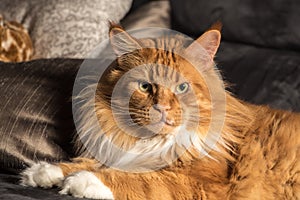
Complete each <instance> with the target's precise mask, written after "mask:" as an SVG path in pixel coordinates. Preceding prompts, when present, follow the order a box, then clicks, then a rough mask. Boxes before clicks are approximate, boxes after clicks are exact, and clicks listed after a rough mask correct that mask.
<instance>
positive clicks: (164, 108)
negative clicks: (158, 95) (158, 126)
mask: <svg viewBox="0 0 300 200" xmlns="http://www.w3.org/2000/svg"><path fill="white" fill-rule="evenodd" d="M153 108H154V109H155V110H158V111H160V112H163V111H168V110H170V109H171V106H170V105H162V104H154V105H153Z"/></svg>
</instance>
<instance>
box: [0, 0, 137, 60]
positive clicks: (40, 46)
mask: <svg viewBox="0 0 300 200" xmlns="http://www.w3.org/2000/svg"><path fill="white" fill-rule="evenodd" d="M131 3H132V0H122V1H119V0H85V1H83V0H51V1H49V0H1V4H0V13H1V14H2V15H3V16H4V17H5V18H6V19H7V20H9V21H18V22H21V23H22V24H23V25H24V26H25V28H27V29H28V30H29V34H30V36H31V38H32V42H33V46H34V49H35V54H34V58H55V57H69V58H84V57H85V56H86V55H87V54H88V53H89V52H90V51H91V50H92V49H93V48H95V47H96V46H97V44H99V43H100V42H101V41H103V40H104V39H106V38H107V37H108V34H107V32H108V21H114V22H116V23H118V22H119V21H120V20H121V19H122V18H123V17H124V16H125V14H126V13H127V12H128V11H129V9H130V6H131Z"/></svg>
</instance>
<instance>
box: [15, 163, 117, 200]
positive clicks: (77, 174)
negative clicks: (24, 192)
mask: <svg viewBox="0 0 300 200" xmlns="http://www.w3.org/2000/svg"><path fill="white" fill-rule="evenodd" d="M98 167H99V165H98V164H97V162H96V161H95V160H92V159H86V158H78V159H75V160H74V161H73V162H70V163H57V164H50V163H46V162H40V163H36V164H33V165H32V166H31V167H29V168H27V169H26V170H24V171H23V172H22V173H21V184H22V185H24V186H32V187H42V188H51V187H53V186H59V187H61V188H62V190H61V191H60V194H71V195H73V196H75V197H86V198H92V199H114V197H113V194H112V192H111V190H110V189H109V188H108V187H107V186H105V185H104V184H103V183H102V181H101V180H100V179H98V178H97V177H96V176H95V175H94V174H93V173H92V172H91V171H92V170H94V169H95V168H98Z"/></svg>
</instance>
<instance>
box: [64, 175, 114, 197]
mask: <svg viewBox="0 0 300 200" xmlns="http://www.w3.org/2000/svg"><path fill="white" fill-rule="evenodd" d="M59 193H60V194H72V195H73V196H74V197H80V198H83V197H85V198H91V199H114V196H113V194H112V192H111V191H110V189H109V188H108V187H106V186H105V185H104V184H103V183H102V182H101V180H100V179H98V178H97V177H96V176H95V175H94V174H93V173H91V172H88V171H80V172H77V173H74V174H72V175H70V176H68V177H67V178H66V179H65V180H64V183H63V186H62V190H61V191H60V192H59Z"/></svg>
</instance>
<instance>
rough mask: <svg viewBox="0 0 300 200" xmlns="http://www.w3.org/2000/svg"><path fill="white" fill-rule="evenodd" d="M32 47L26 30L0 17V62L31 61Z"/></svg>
mask: <svg viewBox="0 0 300 200" xmlns="http://www.w3.org/2000/svg"><path fill="white" fill-rule="evenodd" d="M32 54H33V47H32V42H31V39H30V36H29V34H28V32H27V30H26V29H25V28H24V27H23V26H22V25H21V24H19V23H17V22H8V21H5V20H4V19H3V17H2V16H1V15H0V61H3V62H22V61H28V60H30V59H31V57H32Z"/></svg>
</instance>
